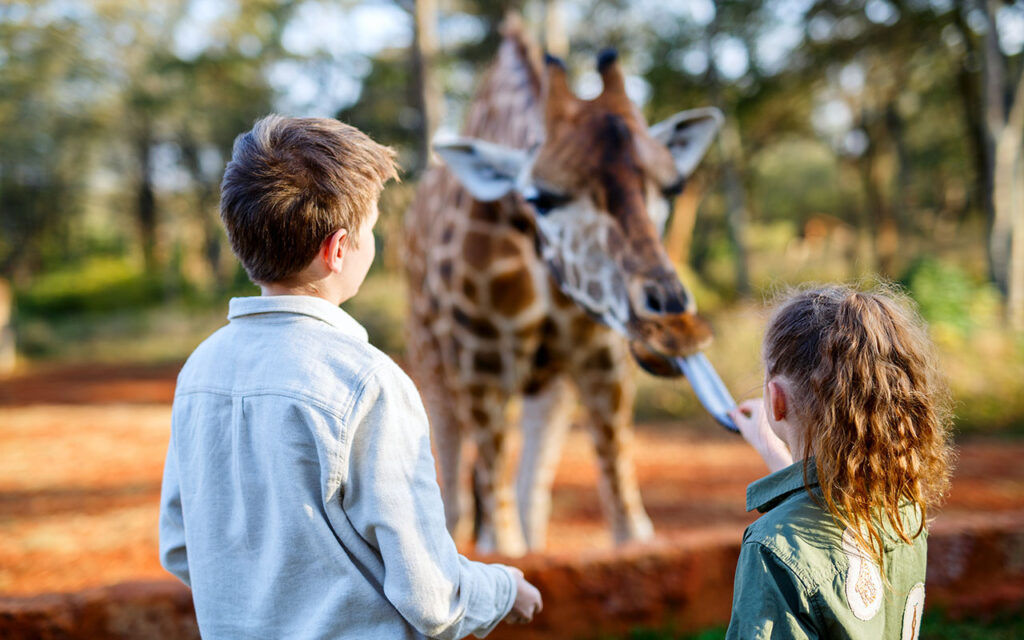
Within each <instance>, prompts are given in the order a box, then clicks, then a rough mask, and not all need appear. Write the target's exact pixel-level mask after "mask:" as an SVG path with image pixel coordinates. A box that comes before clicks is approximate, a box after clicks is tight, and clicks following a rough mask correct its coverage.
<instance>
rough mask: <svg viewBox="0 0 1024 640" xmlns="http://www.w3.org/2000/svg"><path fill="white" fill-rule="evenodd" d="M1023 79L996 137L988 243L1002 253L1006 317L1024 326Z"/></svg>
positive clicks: (1017, 324)
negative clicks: (992, 219) (991, 218)
mask: <svg viewBox="0 0 1024 640" xmlns="http://www.w3.org/2000/svg"><path fill="white" fill-rule="evenodd" d="M1022 146H1024V81H1018V83H1017V90H1016V91H1015V92H1014V96H1013V102H1012V103H1011V106H1010V113H1009V117H1008V118H1007V120H1006V125H1005V126H1003V127H1002V130H1001V131H999V135H998V137H997V138H996V170H995V185H994V189H993V202H994V203H995V212H996V219H995V223H994V224H993V225H992V237H991V239H990V246H991V247H993V248H995V249H998V250H999V251H1000V252H1002V255H1004V256H1005V266H1004V271H1003V272H1002V276H1003V279H1004V282H1005V283H1006V303H1007V319H1008V320H1009V322H1010V325H1011V326H1012V327H1013V328H1014V329H1018V330H1024V246H1022V245H1024V178H1022V173H1024V166H1022V162H1024V158H1022V157H1021V150H1022Z"/></svg>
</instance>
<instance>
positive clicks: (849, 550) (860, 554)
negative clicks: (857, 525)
mask: <svg viewBox="0 0 1024 640" xmlns="http://www.w3.org/2000/svg"><path fill="white" fill-rule="evenodd" d="M843 553H845V554H846V559H847V560H848V561H849V562H850V568H849V569H847V571H846V602H847V604H849V606H850V609H851V610H852V611H853V615H855V616H857V617H858V618H860V619H861V620H870V619H871V618H874V617H875V614H877V613H878V610H879V609H881V607H882V572H881V571H879V570H878V565H877V564H875V563H874V562H872V561H871V560H870V557H869V556H868V554H867V553H866V552H865V551H864V550H863V549H861V547H860V545H858V544H857V540H856V538H854V536H853V530H852V529H850V528H849V527H847V529H846V531H844V532H843Z"/></svg>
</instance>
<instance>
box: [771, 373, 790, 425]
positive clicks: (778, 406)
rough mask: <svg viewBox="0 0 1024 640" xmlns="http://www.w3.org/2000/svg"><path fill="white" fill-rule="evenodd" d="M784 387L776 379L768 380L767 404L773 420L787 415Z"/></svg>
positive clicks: (778, 419)
mask: <svg viewBox="0 0 1024 640" xmlns="http://www.w3.org/2000/svg"><path fill="white" fill-rule="evenodd" d="M787 400H788V398H787V397H786V388H785V387H784V386H783V385H781V384H779V383H778V382H777V381H776V380H770V381H769V382H768V404H769V408H770V409H771V412H772V419H773V420H774V421H775V422H778V421H780V420H785V419H786V415H787V408H788V407H787V404H788V402H787Z"/></svg>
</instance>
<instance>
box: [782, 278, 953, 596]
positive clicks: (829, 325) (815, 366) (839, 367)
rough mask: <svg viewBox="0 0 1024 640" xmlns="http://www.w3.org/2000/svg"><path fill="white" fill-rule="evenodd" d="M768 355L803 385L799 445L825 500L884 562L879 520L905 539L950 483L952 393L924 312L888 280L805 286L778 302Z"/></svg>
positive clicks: (798, 400) (797, 407)
mask: <svg viewBox="0 0 1024 640" xmlns="http://www.w3.org/2000/svg"><path fill="white" fill-rule="evenodd" d="M764 359H765V369H766V374H767V376H769V377H771V376H775V375H783V376H785V377H786V378H788V379H789V381H790V382H791V383H792V384H793V385H794V386H795V387H796V389H797V393H796V394H795V397H794V398H793V399H792V401H793V402H794V405H793V410H794V411H795V413H796V416H797V419H798V422H799V424H800V425H801V426H805V427H806V431H805V432H804V446H805V447H806V450H805V451H803V452H800V453H802V454H803V455H804V456H814V458H813V460H814V465H815V471H816V472H817V476H818V482H819V484H820V486H821V492H822V497H823V498H824V502H825V507H826V508H827V509H828V511H829V512H830V513H831V514H832V516H833V517H834V518H835V519H836V520H837V521H838V522H839V523H841V524H842V525H843V526H846V527H850V529H852V532H853V535H854V537H855V538H856V539H857V542H858V543H859V544H860V545H861V546H862V548H864V550H865V551H866V552H867V553H868V554H869V555H870V556H871V557H872V559H874V560H875V561H876V562H877V563H878V564H879V565H881V563H882V550H883V535H882V530H881V526H882V523H883V522H886V521H887V522H888V523H889V525H890V527H891V528H892V531H893V532H894V533H895V535H896V536H898V537H899V538H901V539H902V540H904V541H905V542H908V543H909V542H910V541H911V540H912V539H913V538H915V537H916V536H918V535H919V534H920V533H921V531H923V530H924V526H925V519H926V517H927V514H928V510H929V508H930V507H933V506H935V505H936V504H938V503H939V502H940V501H941V500H942V499H943V497H944V495H945V493H946V491H947V489H948V487H949V474H950V467H951V464H952V459H953V453H952V450H951V449H950V445H949V432H950V424H951V413H950V410H949V407H950V404H951V403H950V397H949V390H948V388H947V387H946V384H945V382H944V380H943V377H942V375H941V374H940V372H939V367H938V363H937V360H936V357H935V354H934V350H933V347H932V343H931V341H930V340H929V339H928V334H927V331H926V328H925V325H924V322H923V321H922V320H921V318H920V317H919V316H918V315H917V313H916V312H915V311H914V310H913V307H912V305H911V303H910V302H909V300H906V299H905V298H904V296H902V295H901V294H899V293H898V292H897V291H896V290H895V289H893V288H888V289H887V288H885V287H880V288H878V289H877V290H876V291H867V292H865V291H858V290H856V289H853V288H852V287H847V286H838V285H833V286H824V287H816V288H811V289H807V290H803V291H798V292H797V293H793V294H790V295H789V296H788V297H787V299H785V300H784V301H783V302H782V303H781V304H780V305H779V306H778V308H777V309H776V311H775V314H774V316H773V317H772V320H771V322H770V323H769V325H768V330H767V333H766V335H765V347H764ZM794 453H797V452H794ZM808 464H810V458H808V457H805V458H804V473H805V479H806V477H807V476H806V473H807V465H808ZM906 502H911V503H914V504H915V505H917V507H918V509H919V510H920V516H921V519H920V522H919V523H917V528H916V530H914V528H913V524H911V523H907V522H904V521H903V519H902V518H901V517H900V511H899V508H900V506H901V505H902V504H904V503H906ZM882 575H883V576H884V575H886V574H885V573H884V572H883V574H882Z"/></svg>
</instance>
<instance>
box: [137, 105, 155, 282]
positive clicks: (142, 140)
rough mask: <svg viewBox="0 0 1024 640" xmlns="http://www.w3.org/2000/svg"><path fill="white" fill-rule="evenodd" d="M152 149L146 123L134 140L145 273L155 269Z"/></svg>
mask: <svg viewBox="0 0 1024 640" xmlns="http://www.w3.org/2000/svg"><path fill="white" fill-rule="evenodd" d="M152 147H153V137H152V132H151V131H150V129H149V123H148V122H146V123H145V124H144V125H143V126H142V128H141V129H140V130H139V132H138V135H137V137H136V139H135V154H136V160H137V162H138V163H139V174H138V185H137V191H136V209H135V215H136V220H137V221H138V224H139V240H140V242H141V244H142V258H143V262H144V263H145V266H146V271H147V272H152V271H153V270H154V269H155V268H156V196H155V194H154V192H153V170H152V153H151V152H152Z"/></svg>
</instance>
